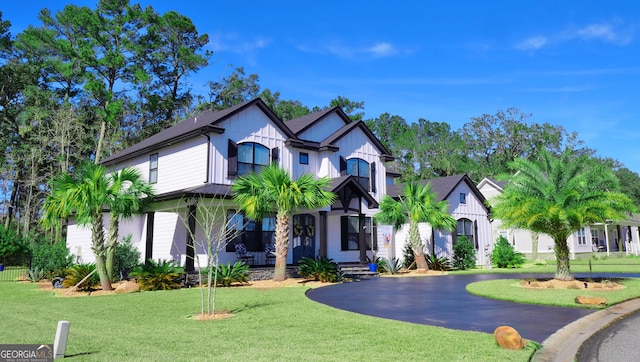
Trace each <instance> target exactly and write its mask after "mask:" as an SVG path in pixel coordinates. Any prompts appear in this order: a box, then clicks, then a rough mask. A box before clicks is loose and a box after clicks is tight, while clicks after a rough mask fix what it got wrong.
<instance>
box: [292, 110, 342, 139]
mask: <svg viewBox="0 0 640 362" xmlns="http://www.w3.org/2000/svg"><path fill="white" fill-rule="evenodd" d="M345 125H346V123H345V121H344V120H343V119H342V118H340V116H338V115H337V114H336V113H330V114H328V115H327V116H326V117H324V118H323V119H322V120H320V121H319V122H317V123H316V124H314V125H313V126H312V127H309V129H307V130H305V131H304V132H302V133H300V134H299V135H298V137H299V138H301V139H305V140H313V141H322V140H324V139H326V138H327V137H329V136H331V135H332V134H333V133H335V132H336V131H337V130H339V129H340V128H342V127H344V126H345Z"/></svg>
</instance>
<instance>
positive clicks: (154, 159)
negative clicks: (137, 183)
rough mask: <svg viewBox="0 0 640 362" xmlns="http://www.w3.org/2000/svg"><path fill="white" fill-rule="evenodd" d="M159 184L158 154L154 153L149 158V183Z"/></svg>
mask: <svg viewBox="0 0 640 362" xmlns="http://www.w3.org/2000/svg"><path fill="white" fill-rule="evenodd" d="M157 182H158V154H157V153H154V154H153V155H151V156H149V183H150V184H155V183H157Z"/></svg>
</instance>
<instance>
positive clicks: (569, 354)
mask: <svg viewBox="0 0 640 362" xmlns="http://www.w3.org/2000/svg"><path fill="white" fill-rule="evenodd" d="M637 310H640V298H638V299H632V300H629V301H626V302H622V303H620V304H616V305H614V306H612V307H609V308H607V309H603V310H599V311H597V312H595V313H592V314H589V315H588V316H586V317H583V318H580V319H578V320H577V321H575V322H573V323H571V324H567V325H566V326H564V327H563V328H562V329H560V330H558V331H557V332H556V333H554V334H552V335H551V336H549V338H547V339H545V340H544V342H542V349H540V350H538V351H537V352H536V353H535V354H534V355H533V357H532V358H531V361H533V362H573V361H574V360H575V356H576V354H578V350H579V349H580V347H581V346H582V344H583V343H584V342H585V341H586V340H587V339H589V337H591V336H592V335H594V334H595V333H597V332H598V331H600V330H601V329H603V328H605V327H607V326H608V325H610V324H611V323H613V322H615V321H616V320H618V319H621V318H624V317H625V316H627V315H629V314H631V313H633V312H635V311H637Z"/></svg>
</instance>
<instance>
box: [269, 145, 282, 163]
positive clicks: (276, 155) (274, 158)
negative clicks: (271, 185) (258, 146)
mask: <svg viewBox="0 0 640 362" xmlns="http://www.w3.org/2000/svg"><path fill="white" fill-rule="evenodd" d="M279 159H280V150H279V149H278V147H274V148H272V149H271V163H275V164H276V165H277V164H278V160H279Z"/></svg>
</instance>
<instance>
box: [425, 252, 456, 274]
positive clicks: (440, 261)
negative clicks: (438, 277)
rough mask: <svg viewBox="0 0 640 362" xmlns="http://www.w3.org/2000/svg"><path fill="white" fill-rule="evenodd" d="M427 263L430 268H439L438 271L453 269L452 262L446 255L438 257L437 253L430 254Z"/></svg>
mask: <svg viewBox="0 0 640 362" xmlns="http://www.w3.org/2000/svg"><path fill="white" fill-rule="evenodd" d="M427 265H428V266H429V269H430V270H437V271H448V270H451V263H450V262H449V259H447V258H446V257H444V256H442V257H440V258H438V257H436V256H435V255H428V256H427Z"/></svg>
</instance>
